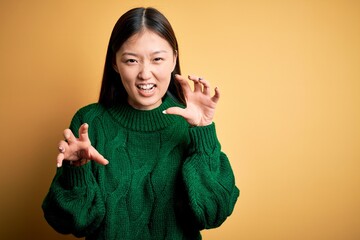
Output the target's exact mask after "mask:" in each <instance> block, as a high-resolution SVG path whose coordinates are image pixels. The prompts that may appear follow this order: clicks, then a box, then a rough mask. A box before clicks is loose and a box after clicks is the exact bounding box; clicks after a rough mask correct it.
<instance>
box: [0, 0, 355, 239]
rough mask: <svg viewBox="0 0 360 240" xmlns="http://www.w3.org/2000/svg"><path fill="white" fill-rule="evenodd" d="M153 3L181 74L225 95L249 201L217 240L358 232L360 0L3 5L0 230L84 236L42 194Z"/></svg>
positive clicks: (236, 165)
mask: <svg viewBox="0 0 360 240" xmlns="http://www.w3.org/2000/svg"><path fill="white" fill-rule="evenodd" d="M136 6H154V7H156V8H158V9H159V10H161V11H162V12H163V13H165V15H166V16H167V17H168V18H169V20H170V21H171V23H172V25H173V27H174V29H175V32H176V33H177V36H178V40H179V43H180V58H181V64H182V71H183V74H198V75H201V76H204V77H205V78H206V79H208V80H210V81H211V83H212V85H213V86H218V87H219V88H220V91H221V94H222V95H221V100H220V103H219V105H218V109H217V114H216V119H215V121H216V124H217V129H218V136H219V139H220V141H221V143H222V147H223V150H224V151H225V152H226V153H227V154H228V156H229V157H230V160H231V163H232V166H233V169H234V172H235V175H236V181H237V185H238V187H239V188H240V189H241V196H240V198H239V200H238V203H237V205H236V208H235V210H234V213H233V215H232V216H231V217H230V218H229V219H228V220H227V221H226V222H225V223H224V224H223V225H222V226H221V227H220V228H217V229H213V230H209V231H205V232H204V233H203V236H204V239H206V240H215V239H216V240H222V239H245V240H256V239H266V240H268V239H274V240H282V239H283V240H288V239H290V240H293V239H299V240H304V239H316V240H321V239H324V240H325V239H326V240H328V239H341V240H343V239H347V240H349V239H350V240H352V239H354V240H355V239H360V227H359V226H360V174H359V173H360V172H359V170H360V1H356V0H353V1H351V0H347V1H344V0H338V1H335V0H334V1H331V0H329V1H325V0H323V1H322V0H318V1H316V0H313V1H311V0H304V1H277V0H275V1H270V0H269V1H267V0H254V1H252V0H246V1H245V0H233V1H230V0H222V1H211V0H201V1H200V0H197V1H195V0H182V1H177V0H176V1H169V0H163V1H161V0H157V1H136V0H131V1H128V0H126V1H125V0H124V1H121V0H118V1H115V0H111V1H110V0H109V1H95V0H86V1H85V0H82V1H80V0H79V1H70V0H62V1H47V0H32V1H25V0H18V1H0V27H1V29H0V34H1V38H0V81H1V86H0V94H1V95H0V98H1V101H0V104H1V105H0V107H1V109H0V110H1V111H0V114H1V116H0V123H1V124H0V139H1V142H0V147H1V151H0V154H1V155H0V156H1V157H0V163H1V167H0V189H1V190H0V194H1V195H0V231H1V232H0V238H1V239H74V238H73V237H71V236H62V235H59V234H58V233H56V232H55V231H54V230H52V229H51V228H50V227H49V226H48V225H47V223H46V222H45V220H44V219H43V216H42V211H41V202H42V200H43V198H44V196H45V194H46V192H47V190H48V187H49V185H50V182H51V180H52V177H53V176H54V173H55V169H56V163H55V156H56V153H57V151H56V148H57V143H58V141H59V140H60V139H61V138H62V131H63V129H64V128H66V127H67V126H68V124H69V121H70V119H71V117H72V115H73V114H74V112H75V111H76V110H77V109H78V108H79V107H81V106H83V105H85V104H88V103H91V102H95V101H96V100H97V97H98V92H99V88H100V81H101V76H102V70H103V64H104V59H105V51H106V47H107V43H108V39H109V36H110V32H111V30H112V27H113V25H114V24H115V22H116V20H117V19H118V17H119V16H120V15H121V14H122V13H124V12H125V11H126V10H128V9H129V8H132V7H136Z"/></svg>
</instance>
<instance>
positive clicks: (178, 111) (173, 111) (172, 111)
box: [163, 107, 185, 117]
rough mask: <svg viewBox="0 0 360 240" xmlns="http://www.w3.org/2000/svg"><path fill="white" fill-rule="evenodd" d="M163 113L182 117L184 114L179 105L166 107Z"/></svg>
mask: <svg viewBox="0 0 360 240" xmlns="http://www.w3.org/2000/svg"><path fill="white" fill-rule="evenodd" d="M163 113H165V114H172V115H179V116H182V117H184V116H185V109H183V108H180V107H171V108H168V109H166V110H165V111H164V112H163Z"/></svg>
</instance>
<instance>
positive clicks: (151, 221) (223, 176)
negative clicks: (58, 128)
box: [42, 97, 239, 240]
mask: <svg viewBox="0 0 360 240" xmlns="http://www.w3.org/2000/svg"><path fill="white" fill-rule="evenodd" d="M172 106H179V105H178V104H177V103H176V102H175V101H174V100H172V99H171V98H170V97H165V98H164V101H163V103H162V105H161V106H160V107H158V108H156V109H153V110H150V111H142V110H136V109H133V108H132V107H131V106H129V105H127V104H124V105H119V106H116V107H112V108H109V109H105V108H103V107H102V106H101V105H99V104H91V105H88V106H86V107H84V108H82V109H80V110H79V111H78V112H77V113H76V114H75V116H74V118H73V120H72V122H71V125H70V128H71V130H72V131H73V132H74V134H75V135H77V133H78V128H79V127H80V125H81V124H82V123H85V122H86V123H88V124H89V137H90V140H91V143H92V145H93V146H94V147H95V148H96V149H97V150H98V151H99V152H100V153H101V154H103V155H104V156H105V158H106V159H108V160H109V162H110V163H109V164H108V165H107V166H102V165H99V164H97V163H95V162H93V161H90V162H89V163H88V164H85V165H83V166H81V167H76V166H70V165H68V164H66V162H65V163H64V165H63V167H61V168H58V169H57V172H56V175H55V177H54V180H53V182H52V184H51V186H50V189H49V192H48V194H47V196H46V197H45V199H44V202H43V205H42V208H43V211H44V215H45V218H46V220H47V221H48V222H49V224H50V225H51V226H52V227H53V228H54V229H55V230H57V231H58V232H60V233H63V234H70V233H71V234H74V235H75V236H77V237H84V236H85V237H86V239H106V240H115V239H121V240H131V239H133V240H139V239H141V240H147V239H149V240H150V239H153V240H159V239H165V240H194V239H201V235H200V231H201V230H202V229H205V228H214V227H218V226H220V225H221V224H222V223H223V222H224V221H225V219H226V218H227V217H228V216H229V215H230V214H231V213H232V211H233V208H234V206H235V203H236V200H237V198H238V195H239V190H238V189H237V187H236V186H235V180H234V175H233V172H232V169H231V166H230V163H229V161H228V158H227V157H226V155H225V154H224V153H222V152H221V146H220V144H219V142H218V139H217V137H216V130H215V125H214V124H211V125H209V126H204V127H190V126H189V125H188V123H187V122H186V121H185V120H184V119H183V118H181V117H179V116H174V115H164V114H163V113H162V111H163V110H165V109H167V108H169V107H172Z"/></svg>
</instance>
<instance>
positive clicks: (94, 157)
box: [88, 146, 109, 165]
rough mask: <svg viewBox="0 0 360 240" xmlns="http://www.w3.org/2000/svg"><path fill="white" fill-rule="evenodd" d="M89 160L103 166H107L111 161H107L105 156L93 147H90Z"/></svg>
mask: <svg viewBox="0 0 360 240" xmlns="http://www.w3.org/2000/svg"><path fill="white" fill-rule="evenodd" d="M88 158H89V159H91V160H93V161H95V162H97V163H99V164H101V165H107V164H108V163H109V161H108V160H107V159H105V158H104V156H103V155H101V154H100V153H99V152H98V151H97V150H96V149H95V148H94V147H93V146H91V147H90V152H89V157H88Z"/></svg>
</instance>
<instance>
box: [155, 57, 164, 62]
mask: <svg viewBox="0 0 360 240" xmlns="http://www.w3.org/2000/svg"><path fill="white" fill-rule="evenodd" d="M161 61H164V59H163V58H161V57H157V58H154V62H161Z"/></svg>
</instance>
